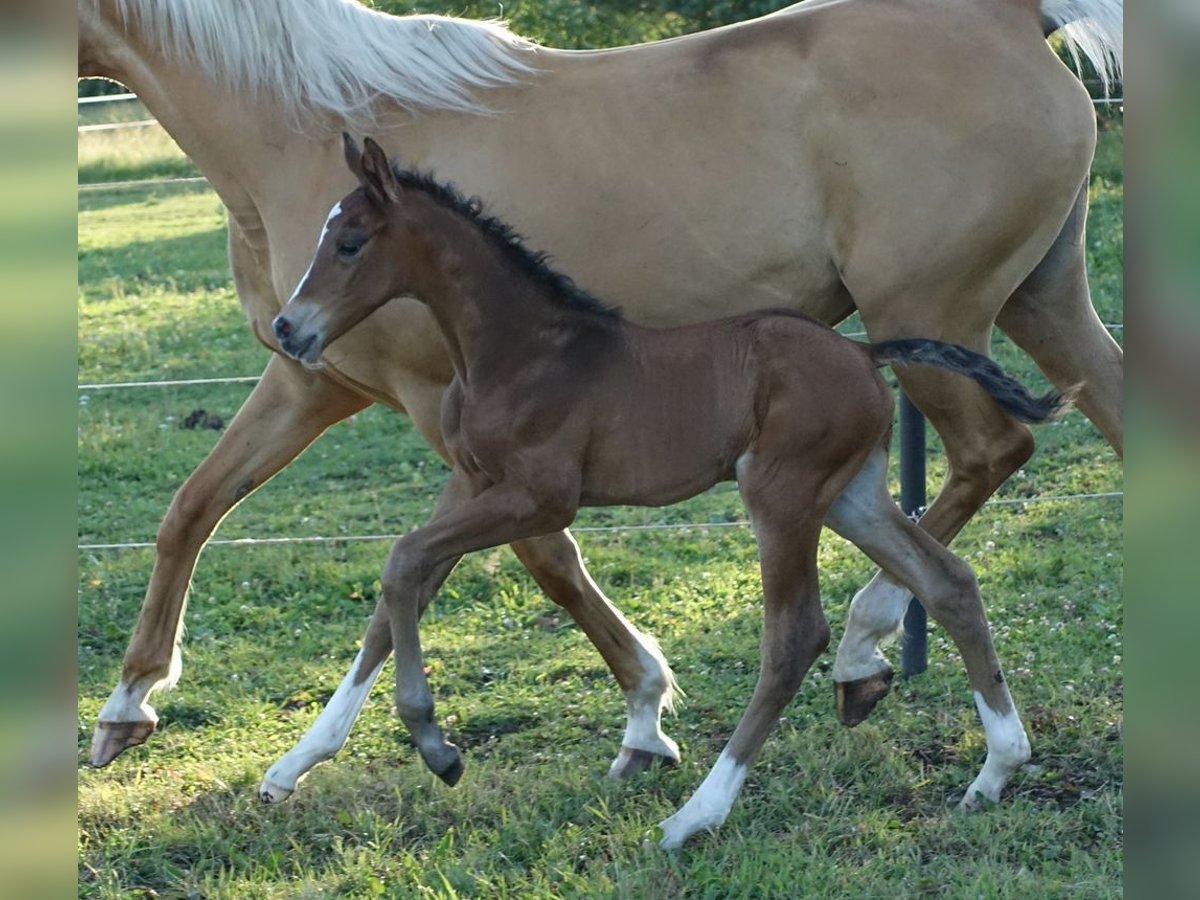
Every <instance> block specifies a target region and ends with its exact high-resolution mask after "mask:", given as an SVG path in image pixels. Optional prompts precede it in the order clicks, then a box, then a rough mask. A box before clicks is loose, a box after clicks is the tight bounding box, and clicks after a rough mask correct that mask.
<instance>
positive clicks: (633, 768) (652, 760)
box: [608, 746, 679, 778]
mask: <svg viewBox="0 0 1200 900" xmlns="http://www.w3.org/2000/svg"><path fill="white" fill-rule="evenodd" d="M656 763H657V764H658V765H662V766H677V765H679V760H678V759H676V758H675V757H673V756H663V755H662V754H660V753H651V752H650V751H649V750H634V749H633V748H632V747H625V746H622V747H621V752H620V753H618V754H617V758H616V759H615V760H613V764H612V765H611V766H610V767H609V769H608V777H609V778H632V777H633V776H634V775H640V774H641V773H642V772H645V771H646V770H647V769H649V768H650V767H651V766H653V765H655V764H656Z"/></svg>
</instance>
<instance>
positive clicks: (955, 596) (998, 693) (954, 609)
mask: <svg viewBox="0 0 1200 900" xmlns="http://www.w3.org/2000/svg"><path fill="white" fill-rule="evenodd" d="M826 522H827V524H828V525H829V526H830V527H831V528H832V529H833V530H834V531H836V532H837V533H838V534H840V535H842V536H843V537H845V538H846V539H847V540H849V541H852V542H853V543H854V544H856V545H858V547H860V548H861V549H862V550H863V552H865V553H866V554H867V555H868V556H869V557H871V559H872V560H874V561H875V562H876V563H877V564H878V565H879V566H880V567H882V569H883V570H884V572H886V573H887V574H888V576H889V577H890V578H894V579H895V580H896V581H897V582H898V583H899V584H902V585H904V587H906V588H907V589H908V590H910V591H913V592H915V593H916V594H917V595H918V596H920V597H921V599H922V600H923V601H924V603H925V606H926V608H927V609H928V610H929V612H930V614H931V615H932V616H933V617H934V618H935V619H936V620H937V621H938V622H939V623H941V625H942V626H943V627H944V628H945V629H946V631H947V632H949V634H950V637H951V638H952V639H953V640H954V643H955V644H956V645H957V646H958V649H959V652H960V653H961V654H962V657H963V662H964V663H965V665H966V668H967V674H968V676H969V677H970V680H971V686H972V688H973V689H974V691H975V705H976V707H977V708H978V710H979V716H980V718H981V719H982V720H983V728H984V732H985V734H986V735H987V747H988V753H987V760H986V761H985V762H984V765H983V769H982V771H981V772H980V773H979V775H978V777H977V778H976V779H975V781H974V782H973V783H972V784H971V786H970V787H969V788H968V789H967V792H966V795H965V796H964V797H963V801H962V805H963V806H964V807H968V808H969V807H973V806H975V805H976V804H977V803H978V797H979V796H983V797H986V798H987V799H988V800H991V801H993V802H994V801H996V800H998V799H999V798H1000V790H1001V788H1003V787H1004V784H1005V782H1006V781H1007V780H1008V778H1009V776H1011V775H1012V773H1013V772H1015V771H1016V770H1017V768H1018V767H1019V766H1020V765H1021V764H1023V763H1024V762H1025V761H1026V760H1028V759H1029V740H1028V739H1027V738H1026V736H1025V729H1024V728H1023V727H1022V726H1021V720H1020V717H1019V716H1018V715H1017V711H1016V708H1015V707H1014V706H1013V702H1012V697H1011V696H1010V695H1009V692H1008V685H1007V684H1006V683H1005V680H1004V675H1003V674H1002V672H1001V670H1000V663H999V660H998V659H997V658H996V651H995V648H994V647H993V646H992V638H991V634H990V633H989V631H988V624H987V619H986V617H985V616H984V612H983V603H982V601H981V600H980V597H979V588H978V586H977V584H976V582H975V576H974V574H973V573H972V571H971V569H970V567H969V566H968V565H967V564H966V563H964V562H963V561H962V560H960V559H959V558H958V557H956V556H955V555H954V554H952V553H951V552H950V551H949V550H947V549H946V548H945V547H943V546H942V545H941V544H939V543H938V542H937V541H936V540H934V539H933V538H932V537H931V536H930V535H928V534H926V533H925V532H924V531H923V530H921V529H920V528H918V527H917V526H916V525H914V524H913V523H912V522H910V521H909V520H908V518H907V517H906V516H905V515H904V514H903V513H902V512H900V510H899V509H898V508H897V507H896V504H895V503H893V502H892V498H891V497H890V496H889V494H888V491H887V454H886V452H885V451H884V450H882V449H881V450H879V451H878V452H876V454H875V455H874V456H873V457H872V458H871V459H870V461H869V462H868V463H867V465H866V466H865V467H864V468H863V470H862V472H860V473H859V475H858V476H857V477H856V478H855V479H854V481H852V482H851V483H850V485H849V486H848V487H847V488H846V489H845V490H844V491H843V492H842V494H841V496H840V497H838V499H837V500H836V501H835V502H834V504H833V507H832V508H831V509H830V511H829V515H828V517H827V519H826Z"/></svg>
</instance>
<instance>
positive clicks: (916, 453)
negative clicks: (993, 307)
mask: <svg viewBox="0 0 1200 900" xmlns="http://www.w3.org/2000/svg"><path fill="white" fill-rule="evenodd" d="M900 508H901V509H903V510H904V514H905V515H907V516H912V517H913V518H916V517H917V516H919V515H920V514H921V512H922V511H924V509H925V417H924V416H923V415H921V411H920V410H919V409H917V408H916V407H915V406H913V403H912V401H911V400H909V399H908V395H907V394H905V393H903V392H901V394H900ZM928 664H929V637H928V631H927V626H926V621H925V607H923V606H922V605H921V601H920V600H918V599H917V598H916V597H914V598H913V599H912V602H911V603H909V604H908V610H907V611H906V612H905V614H904V635H903V637H902V638H901V643H900V672H901V674H902V675H903V676H904V677H905V678H908V677H910V676H912V675H919V674H920V673H922V672H924V671H925V669H926V668H927V667H928Z"/></svg>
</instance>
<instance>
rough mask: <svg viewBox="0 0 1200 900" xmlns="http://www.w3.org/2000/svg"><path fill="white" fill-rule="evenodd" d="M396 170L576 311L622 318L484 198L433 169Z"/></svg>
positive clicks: (405, 182) (407, 184) (401, 180)
mask: <svg viewBox="0 0 1200 900" xmlns="http://www.w3.org/2000/svg"><path fill="white" fill-rule="evenodd" d="M392 173H393V174H394V175H395V176H396V181H397V182H399V184H400V186H401V187H404V188H412V189H414V190H418V191H420V192H421V193H422V194H425V195H426V196H428V197H430V198H432V199H433V200H434V202H436V203H437V204H438V205H439V206H442V207H444V208H445V209H448V210H450V211H451V212H455V213H458V214H459V215H461V216H464V217H466V218H468V219H470V220H471V221H473V222H474V223H475V225H476V226H477V227H478V228H479V230H480V231H481V232H482V233H483V235H484V236H485V237H486V238H488V239H489V240H490V241H492V243H493V244H495V245H496V246H497V247H499V248H500V249H501V250H502V251H503V252H504V254H505V255H506V256H507V257H508V259H509V260H511V261H512V262H513V263H514V264H515V265H516V266H517V268H518V269H519V270H520V271H522V272H523V273H524V274H526V275H528V276H529V277H530V278H531V279H533V281H535V282H536V283H537V284H539V285H541V286H542V287H545V288H547V289H548V290H549V292H550V293H551V295H552V296H553V297H554V298H555V299H556V300H558V301H559V302H560V303H562V304H563V306H565V307H567V308H568V309H571V310H575V311H576V312H584V313H591V314H593V315H597V316H605V317H608V318H618V319H619V318H621V310H620V308H619V307H616V306H610V305H608V304H607V303H603V302H601V301H600V300H597V299H596V298H595V297H593V296H592V295H591V294H589V293H588V292H587V291H585V290H583V288H581V287H579V285H577V284H576V283H575V282H574V281H572V280H571V279H570V278H569V277H568V276H566V275H564V274H563V273H562V272H558V271H556V270H554V269H552V268H551V267H550V265H549V263H548V260H549V259H550V257H549V254H546V253H543V252H540V251H534V250H530V249H529V248H528V247H526V246H525V242H524V241H525V239H524V238H523V237H521V235H520V234H518V233H517V232H516V231H515V230H514V229H513V227H512V226H511V225H509V224H508V223H507V222H504V221H502V220H501V219H499V218H497V217H496V216H490V215H487V214H485V212H484V206H483V200H481V199H480V198H479V197H477V196H474V197H464V196H463V195H462V194H461V193H460V192H459V190H458V189H457V188H456V187H455V186H454V185H453V184H444V183H442V182H440V181H438V180H437V179H435V178H434V177H433V174H432V173H430V172H420V171H417V170H413V169H402V168H400V167H399V166H396V165H393V166H392Z"/></svg>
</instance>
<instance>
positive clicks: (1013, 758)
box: [962, 691, 1030, 808]
mask: <svg viewBox="0 0 1200 900" xmlns="http://www.w3.org/2000/svg"><path fill="white" fill-rule="evenodd" d="M1009 703H1010V705H1011V700H1010V701H1009ZM975 708H976V709H978V710H979V718H980V719H981V720H982V721H983V732H984V734H985V735H986V736H987V748H988V752H987V759H986V760H985V761H984V763H983V769H982V770H981V771H980V773H979V775H978V776H977V777H976V778H975V780H974V781H973V782H972V783H971V786H970V787H969V788H967V794H966V796H965V797H963V801H962V805H963V806H965V807H968V808H971V807H974V806H976V805H977V804H978V801H977V800H976V797H975V795H976V794H982V795H983V796H984V797H986V798H987V799H988V800H990V801H992V802H993V803H995V802H997V801H998V800H999V799H1000V791H1001V790H1002V789H1003V787H1004V784H1005V782H1007V781H1008V779H1009V778H1010V777H1011V776H1012V773H1013V772H1015V771H1017V769H1018V768H1019V767H1020V766H1022V765H1024V764H1025V763H1026V762H1027V761H1028V760H1029V755H1030V749H1029V738H1028V737H1026V735H1025V728H1024V727H1023V726H1022V725H1021V718H1020V716H1018V715H1017V711H1016V709H1015V708H1014V709H1013V710H1012V711H1011V712H1008V713H998V712H996V711H995V710H993V709H992V708H991V707H990V706H988V705H987V701H986V700H984V699H983V695H982V694H980V693H979V691H975Z"/></svg>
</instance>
